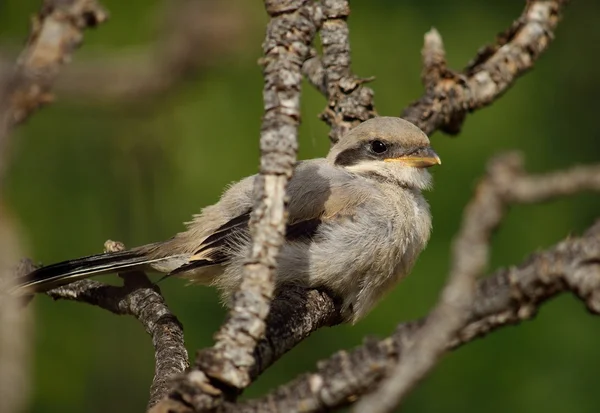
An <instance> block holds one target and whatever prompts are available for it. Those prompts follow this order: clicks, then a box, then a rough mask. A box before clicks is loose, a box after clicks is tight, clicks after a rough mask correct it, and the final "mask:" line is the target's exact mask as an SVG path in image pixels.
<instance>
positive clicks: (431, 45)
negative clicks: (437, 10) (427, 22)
mask: <svg viewBox="0 0 600 413" xmlns="http://www.w3.org/2000/svg"><path fill="white" fill-rule="evenodd" d="M421 54H422V57H423V73H421V80H422V81H423V84H424V85H425V87H426V88H430V87H435V85H436V84H437V83H438V82H440V81H441V80H442V78H444V77H445V76H448V75H449V74H451V73H449V71H448V69H447V67H446V51H445V50H444V43H443V42H442V36H440V33H439V32H438V31H437V30H436V29H435V28H432V29H431V30H429V31H428V32H427V33H425V42H424V44H423V50H422V51H421Z"/></svg>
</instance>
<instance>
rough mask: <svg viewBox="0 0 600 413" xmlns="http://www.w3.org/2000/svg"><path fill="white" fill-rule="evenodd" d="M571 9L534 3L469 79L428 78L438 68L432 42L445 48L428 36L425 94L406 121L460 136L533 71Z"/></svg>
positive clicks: (466, 74)
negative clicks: (471, 118)
mask: <svg viewBox="0 0 600 413" xmlns="http://www.w3.org/2000/svg"><path fill="white" fill-rule="evenodd" d="M567 3H568V0H533V1H528V2H527V5H526V6H525V10H524V11H523V13H522V15H521V16H520V17H519V19H517V20H516V21H515V22H514V23H513V24H512V26H511V27H510V28H509V29H508V30H507V31H506V32H504V33H502V34H501V35H499V36H498V39H497V40H496V43H495V44H494V45H491V46H487V47H485V48H483V49H481V50H480V51H479V52H478V53H477V56H476V57H475V59H474V60H473V61H472V62H471V63H469V65H468V66H467V68H466V69H465V70H464V71H463V73H454V72H451V71H449V70H447V69H445V67H444V68H443V71H442V72H443V76H439V73H438V74H433V76H430V75H428V74H427V72H428V70H429V69H431V68H432V67H434V66H432V63H431V61H430V60H429V59H428V57H429V56H430V54H429V53H428V52H427V50H428V49H429V50H431V40H434V41H435V42H436V43H437V44H438V45H440V46H441V44H442V41H441V37H440V36H439V33H437V32H428V33H427V34H426V36H425V47H424V51H423V55H424V60H425V61H424V66H425V68H424V72H425V73H426V75H425V76H424V77H423V78H424V83H425V86H426V90H425V94H424V95H423V96H422V97H421V98H419V99H418V100H417V101H416V102H413V103H412V104H411V105H410V106H409V107H407V108H406V109H404V111H403V112H402V117H403V118H404V119H406V120H408V121H410V122H412V123H414V124H415V125H417V126H418V127H420V128H421V129H422V130H423V131H424V132H425V133H426V134H428V135H430V134H431V133H433V132H434V131H436V130H437V129H441V130H443V131H444V132H446V133H449V134H457V133H458V132H460V129H461V126H462V123H463V122H464V119H465V117H466V115H467V113H469V112H472V111H474V110H477V109H481V108H483V107H485V106H488V105H489V104H491V103H492V102H493V101H494V100H496V99H497V98H498V97H500V96H501V95H502V94H503V93H504V92H505V91H506V90H507V89H508V88H509V87H510V86H512V85H513V84H514V82H515V81H516V80H517V78H518V77H519V76H521V75H522V74H523V73H525V72H526V71H528V70H529V69H531V68H532V67H533V64H534V62H535V61H536V60H537V59H538V58H539V57H540V55H541V54H542V53H543V52H544V51H545V50H546V49H547V48H548V46H549V45H550V43H551V41H552V39H553V38H554V30H555V29H556V26H557V24H558V21H559V20H560V14H561V12H562V9H563V7H564V6H565V5H566V4H567ZM442 47H443V46H442ZM442 50H443V49H442ZM436 78H437V82H435V83H433V81H434V80H435V79H436Z"/></svg>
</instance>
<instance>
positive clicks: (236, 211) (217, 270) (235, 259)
mask: <svg viewBox="0 0 600 413" xmlns="http://www.w3.org/2000/svg"><path fill="white" fill-rule="evenodd" d="M439 163H440V161H439V158H438V157H437V155H436V154H435V153H434V152H433V151H432V149H431V148H430V145H429V139H428V138H427V136H426V135H425V134H424V133H423V132H421V130H420V129H418V128H417V127H416V126H414V125H412V124H411V123H409V122H407V121H405V120H402V119H400V118H391V117H379V118H375V119H371V120H368V121H366V122H363V123H362V124H361V125H359V126H357V127H356V128H354V129H352V130H351V131H350V132H349V133H348V134H347V135H346V136H345V137H344V138H343V139H342V140H340V142H338V143H337V144H336V145H334V146H333V147H332V148H331V150H330V152H329V154H328V156H327V158H323V159H313V160H308V161H301V162H299V163H298V164H297V166H296V168H295V170H294V174H293V177H292V179H291V180H290V182H289V185H288V189H287V193H288V196H289V207H288V210H289V220H288V226H287V232H286V242H285V243H284V245H283V247H282V250H281V252H280V254H279V257H278V262H277V264H278V267H277V277H276V287H277V288H285V286H286V285H289V283H296V284H300V285H303V286H306V287H316V288H326V289H327V290H329V291H331V292H332V293H334V294H335V295H336V296H337V297H338V298H340V299H341V300H342V303H343V304H342V313H343V315H344V317H345V319H346V320H347V321H351V322H355V321H357V320H358V319H360V318H361V317H363V316H364V315H365V314H367V312H368V311H369V310H370V309H371V308H372V307H373V305H374V304H375V303H376V302H377V301H378V299H379V298H380V297H381V296H382V295H383V294H384V293H385V292H386V291H388V290H389V289H390V288H391V287H393V286H394V285H395V284H396V283H397V282H398V281H399V280H400V279H402V278H403V277H404V276H406V275H407V274H408V273H409V272H410V270H411V269H412V266H413V264H414V263H415V260H416V259H417V257H418V255H419V253H420V252H421V251H422V250H423V248H424V247H425V245H426V244H427V241H428V239H429V234H430V231H431V216H430V212H429V206H428V204H427V202H426V201H425V199H424V197H423V196H422V194H421V191H422V190H426V189H428V188H429V187H430V186H431V176H430V174H429V173H428V172H427V170H426V169H425V168H426V167H429V166H432V165H435V164H439ZM255 178H256V175H254V176H251V177H248V178H245V179H243V180H241V181H239V182H237V183H235V184H233V185H231V186H230V187H229V188H228V189H227V190H226V191H225V193H224V194H223V196H222V197H221V199H220V200H219V202H217V203H216V204H214V205H211V206H208V207H206V208H204V209H203V210H202V212H201V213H200V214H199V215H196V216H194V219H193V220H192V221H191V222H189V223H188V224H187V229H186V230H185V231H184V232H181V233H179V234H177V235H175V236H174V237H173V238H171V239H169V240H167V241H164V242H158V243H154V244H149V245H145V246H142V247H138V248H134V249H132V250H129V251H124V252H120V253H108V254H100V255H96V256H91V257H85V258H81V259H76V260H71V261H66V262H63V263H59V264H54V265H51V266H48V267H43V268H41V269H39V270H37V271H35V272H34V273H32V274H30V276H29V277H28V279H27V281H25V282H24V283H23V284H22V285H20V286H18V287H17V288H16V289H15V291H16V292H19V293H30V292H40V291H47V290H48V289H51V288H55V287H57V286H59V285H64V284H67V283H70V282H72V281H75V280H78V279H82V278H86V277H89V276H92V275H98V274H104V273H110V272H116V271H120V270H123V269H133V268H143V269H153V270H156V271H159V272H163V273H167V274H173V275H176V276H181V277H184V278H187V279H188V280H190V281H191V282H193V283H198V284H210V285H215V286H216V287H218V288H219V289H220V290H221V291H222V292H223V295H224V297H225V299H226V300H227V299H228V298H229V295H230V294H231V293H232V292H234V291H235V289H236V288H237V287H238V285H239V283H240V281H241V277H242V272H243V265H242V264H243V261H244V258H245V257H246V256H247V255H248V251H249V248H250V238H249V234H248V220H249V216H250V212H251V209H252V205H253V196H252V195H253V184H254V179H255Z"/></svg>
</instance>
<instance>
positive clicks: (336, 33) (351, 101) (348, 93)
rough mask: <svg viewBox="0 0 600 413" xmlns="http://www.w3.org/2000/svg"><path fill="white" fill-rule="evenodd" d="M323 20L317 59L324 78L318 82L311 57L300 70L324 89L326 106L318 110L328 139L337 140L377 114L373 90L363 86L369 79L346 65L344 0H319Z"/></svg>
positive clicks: (347, 44)
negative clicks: (325, 126) (325, 127)
mask: <svg viewBox="0 0 600 413" xmlns="http://www.w3.org/2000/svg"><path fill="white" fill-rule="evenodd" d="M320 3H321V8H322V10H323V16H324V18H325V19H324V21H323V24H322V26H321V31H320V35H321V43H322V44H323V56H322V58H321V62H322V71H323V74H324V81H321V82H318V81H317V79H318V76H319V73H318V71H320V70H321V68H320V65H319V60H318V58H317V57H313V58H312V59H311V60H310V61H307V62H306V64H305V68H304V72H305V73H306V74H307V76H308V78H309V79H312V80H313V83H315V82H316V84H317V85H319V84H320V86H318V88H319V89H320V90H325V91H326V92H327V93H326V95H325V96H326V97H327V101H328V102H327V107H326V108H325V110H324V111H323V113H321V119H323V120H324V121H325V122H327V124H328V125H329V126H330V128H331V131H330V133H329V138H330V139H331V142H332V143H335V142H337V141H338V140H339V139H340V138H341V137H342V136H344V135H345V134H346V132H348V131H349V130H350V129H352V128H353V127H355V126H356V125H358V124H359V123H361V122H364V121H365V120H367V119H370V118H373V117H375V116H377V113H376V112H375V107H374V103H373V90H372V89H371V88H368V87H366V86H364V84H365V83H366V82H368V81H370V80H372V79H361V78H359V77H356V76H355V75H354V74H353V73H352V71H351V68H350V63H351V59H350V37H349V35H350V30H349V28H348V24H347V22H346V20H347V19H348V15H349V14H350V6H349V5H348V1H347V0H321V2H320Z"/></svg>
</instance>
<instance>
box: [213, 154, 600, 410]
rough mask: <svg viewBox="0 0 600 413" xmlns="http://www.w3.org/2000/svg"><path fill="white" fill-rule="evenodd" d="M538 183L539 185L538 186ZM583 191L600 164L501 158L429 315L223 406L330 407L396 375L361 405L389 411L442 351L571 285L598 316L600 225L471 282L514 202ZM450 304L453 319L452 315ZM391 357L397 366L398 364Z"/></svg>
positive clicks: (519, 316)
mask: <svg viewBox="0 0 600 413" xmlns="http://www.w3.org/2000/svg"><path fill="white" fill-rule="evenodd" d="M569 182H570V183H571V184H569ZM533 186H535V187H536V189H535V190H532V191H531V192H530V191H529V189H530V187H533ZM581 191H600V165H596V166H587V167H577V168H573V169H570V170H566V171H562V172H555V173H550V174H545V175H539V176H528V175H525V173H524V172H523V170H522V164H521V159H520V157H519V156H517V155H515V154H509V155H505V156H502V157H497V158H495V159H493V160H492V161H491V162H490V164H489V167H488V175H487V177H486V178H484V179H483V180H482V181H481V183H480V184H479V185H478V187H477V189H476V191H475V197H474V199H473V200H472V201H471V203H470V204H469V205H468V206H467V208H466V209H465V213H464V221H463V225H462V229H461V231H460V233H459V235H458V237H457V240H456V241H455V243H454V248H453V251H454V252H453V256H454V258H453V265H452V270H451V277H450V282H449V284H448V286H447V287H446V288H445V289H444V292H443V293H442V299H441V301H440V304H438V306H436V309H434V311H433V312H432V313H431V314H430V315H429V316H428V317H427V318H426V319H424V320H419V321H415V322H410V323H404V324H401V325H400V326H399V327H398V329H397V332H396V333H395V334H394V335H393V336H392V337H391V338H388V339H385V340H382V341H379V342H369V343H367V344H366V345H365V346H363V347H360V348H358V349H356V350H354V351H352V352H351V353H349V354H348V353H346V352H340V353H338V354H337V355H335V356H333V357H332V358H331V359H330V360H328V361H326V362H322V363H320V364H319V366H318V371H317V373H313V374H307V375H304V376H302V377H300V378H298V379H297V380H295V381H293V382H291V383H289V384H287V385H284V386H282V387H280V388H279V389H277V390H276V391H275V392H273V393H271V394H269V395H268V396H266V397H265V398H261V399H258V400H254V401H249V402H246V403H242V404H238V405H235V406H234V405H227V406H226V407H225V408H224V409H223V411H227V412H258V411H260V412H275V411H298V410H299V409H300V406H302V411H303V412H305V413H306V412H317V411H328V410H331V409H333V408H338V407H340V406H343V405H346V404H348V403H350V401H352V400H356V399H357V397H359V396H362V395H363V394H365V393H367V392H369V391H370V390H372V389H373V388H374V386H375V385H376V384H378V383H379V382H380V381H381V380H382V379H384V378H385V377H386V376H388V375H389V381H386V382H384V384H383V387H381V388H382V389H384V390H383V393H380V392H379V391H378V392H376V393H374V394H373V395H372V397H365V398H364V399H362V400H361V402H359V403H358V404H357V406H356V407H357V410H359V411H360V410H361V409H363V410H362V411H369V412H378V411H389V410H390V409H392V408H393V407H395V406H396V405H397V404H398V403H399V402H400V401H401V400H402V397H403V396H404V395H406V394H407V393H408V391H409V390H410V389H411V388H412V387H413V386H414V385H415V384H416V383H418V381H419V380H420V379H421V378H422V377H424V375H425V374H426V373H427V372H428V371H429V370H431V368H433V366H434V365H435V364H436V362H437V360H438V359H439V357H440V356H441V355H442V354H443V352H445V351H447V350H449V349H451V348H455V347H458V346H460V345H463V344H466V343H468V342H470V341H471V340H473V339H475V338H477V337H481V336H483V335H485V334H487V333H489V332H490V331H493V330H494V329H497V328H499V327H502V326H505V325H511V324H515V323H518V322H520V321H522V320H526V319H529V318H531V317H532V316H533V315H534V314H535V313H536V312H537V310H538V309H539V307H540V306H541V305H542V304H543V303H544V302H545V301H547V300H548V299H550V298H552V297H554V296H556V295H558V294H559V293H562V292H566V291H571V292H573V293H575V294H576V295H577V296H578V297H579V298H580V299H581V300H582V301H583V302H584V303H585V304H586V306H587V308H588V309H589V310H590V311H591V312H593V313H600V221H599V222H597V223H596V224H595V225H594V226H593V227H592V228H590V230H588V231H587V232H586V234H585V235H584V236H583V237H582V238H577V239H569V240H566V241H563V242H561V243H560V244H558V245H557V246H556V247H554V248H551V249H549V250H547V251H545V252H540V253H537V254H533V255H532V256H531V257H530V258H529V259H528V260H527V261H526V262H525V263H523V264H522V265H521V266H520V267H517V268H510V269H503V270H499V271H497V272H496V273H495V274H493V275H492V276H491V277H489V278H486V279H484V280H482V281H480V282H479V283H478V285H477V287H476V289H472V288H471V283H472V282H473V281H474V279H475V277H476V276H478V275H479V274H480V273H481V272H482V271H483V268H484V267H485V264H486V263H487V260H488V253H489V241H490V237H491V234H492V232H493V230H494V229H495V228H496V227H497V226H498V225H499V223H500V221H501V220H502V218H503V216H504V214H505V211H506V209H507V206H508V205H510V204H514V203H532V202H541V201H545V200H548V199H553V198H557V197H561V196H565V195H571V194H574V193H577V192H581ZM457 279H458V280H459V283H456V280H457ZM442 310H446V311H449V312H450V313H451V314H450V316H444V315H443V314H442ZM398 360H399V362H398ZM390 363H393V364H397V365H396V367H395V368H394V369H393V370H391V369H390V367H389V366H390ZM390 370H391V371H392V372H393V374H391V375H390ZM387 383H394V384H393V385H389V384H387ZM388 386H389V387H388Z"/></svg>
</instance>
